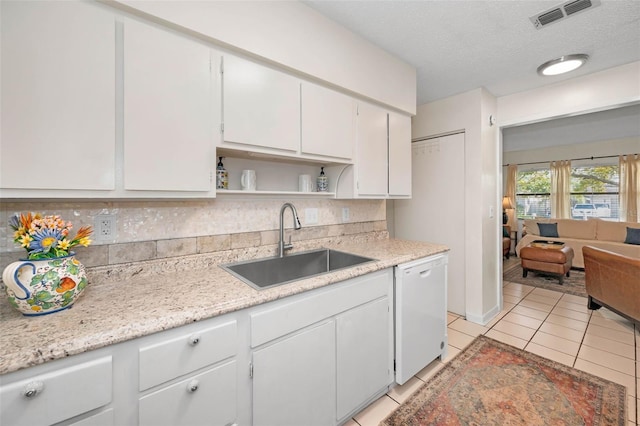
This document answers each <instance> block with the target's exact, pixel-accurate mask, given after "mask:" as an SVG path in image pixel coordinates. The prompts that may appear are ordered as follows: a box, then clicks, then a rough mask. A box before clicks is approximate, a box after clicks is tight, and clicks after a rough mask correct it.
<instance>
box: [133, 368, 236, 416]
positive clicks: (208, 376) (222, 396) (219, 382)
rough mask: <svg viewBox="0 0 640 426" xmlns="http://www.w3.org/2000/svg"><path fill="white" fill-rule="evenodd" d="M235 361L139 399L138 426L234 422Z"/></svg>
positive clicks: (189, 377)
mask: <svg viewBox="0 0 640 426" xmlns="http://www.w3.org/2000/svg"><path fill="white" fill-rule="evenodd" d="M236 377H237V369H236V362H235V361H230V362H228V363H225V364H223V365H220V366H218V367H215V368H212V369H210V370H207V371H205V372H203V373H200V374H195V375H192V376H188V377H187V378H185V379H184V380H181V381H179V382H177V383H175V384H173V385H170V386H166V387H164V388H162V389H160V390H158V391H156V392H152V393H150V394H149V395H145V396H143V397H142V398H140V404H139V421H140V423H139V424H140V425H141V426H142V425H144V426H146V425H148V426H161V425H167V426H180V425H185V426H186V425H228V424H232V423H233V422H234V421H235V419H236V414H237V413H236V404H237V401H236Z"/></svg>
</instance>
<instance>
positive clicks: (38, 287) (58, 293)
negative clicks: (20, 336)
mask: <svg viewBox="0 0 640 426" xmlns="http://www.w3.org/2000/svg"><path fill="white" fill-rule="evenodd" d="M9 226H10V227H11V228H13V230H14V231H15V232H14V234H13V240H14V241H15V242H16V243H18V244H20V245H21V246H22V247H24V248H25V249H26V250H27V259H21V260H20V261H18V262H13V263H11V264H10V265H9V266H7V267H6V268H5V270H4V272H3V273H2V280H3V282H4V284H5V285H6V287H7V289H6V290H7V295H8V297H9V303H11V305H12V306H13V307H14V308H16V309H17V310H18V311H20V312H21V313H22V314H23V315H27V316H34V315H45V314H50V313H53V312H57V311H61V310H63V309H67V308H70V307H71V306H72V305H73V303H74V302H75V301H76V300H77V299H78V297H79V296H80V295H81V294H82V292H83V291H84V289H85V287H86V286H87V275H86V273H85V269H84V266H83V265H82V264H81V263H80V262H79V261H78V260H77V259H76V257H75V253H74V252H72V251H71V248H72V247H75V246H78V245H80V246H84V247H86V246H88V245H89V244H91V240H90V239H89V237H90V236H91V233H92V232H93V230H92V229H91V227H90V226H84V227H82V228H80V229H79V230H78V232H77V233H76V235H75V236H74V237H73V238H71V237H70V236H69V232H70V230H71V228H72V224H71V222H64V221H63V220H62V219H61V218H60V216H57V215H55V216H42V215H41V214H38V213H36V214H34V215H32V214H31V213H28V214H26V215H24V214H22V215H20V217H18V215H14V216H12V217H11V219H9Z"/></svg>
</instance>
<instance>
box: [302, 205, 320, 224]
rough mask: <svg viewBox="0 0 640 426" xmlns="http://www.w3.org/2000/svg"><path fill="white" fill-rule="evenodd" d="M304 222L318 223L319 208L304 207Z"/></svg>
mask: <svg viewBox="0 0 640 426" xmlns="http://www.w3.org/2000/svg"><path fill="white" fill-rule="evenodd" d="M304 223H305V225H313V224H316V223H318V209H317V208H308V209H304Z"/></svg>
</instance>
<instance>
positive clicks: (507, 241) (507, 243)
mask: <svg viewBox="0 0 640 426" xmlns="http://www.w3.org/2000/svg"><path fill="white" fill-rule="evenodd" d="M502 227H503V228H504V229H506V230H507V235H509V236H508V237H505V236H504V231H503V234H502V255H503V256H506V257H507V259H508V258H509V252H510V251H511V227H510V226H508V225H502Z"/></svg>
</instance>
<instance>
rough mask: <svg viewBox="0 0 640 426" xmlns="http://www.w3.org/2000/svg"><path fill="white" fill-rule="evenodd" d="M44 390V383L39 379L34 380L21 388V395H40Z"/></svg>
mask: <svg viewBox="0 0 640 426" xmlns="http://www.w3.org/2000/svg"><path fill="white" fill-rule="evenodd" d="M43 390H44V383H43V382H41V381H40V380H38V381H35V382H29V383H27V384H26V386H25V387H24V389H23V390H22V395H23V396H24V397H26V398H35V397H36V396H38V395H40V394H41V393H42V391H43Z"/></svg>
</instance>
